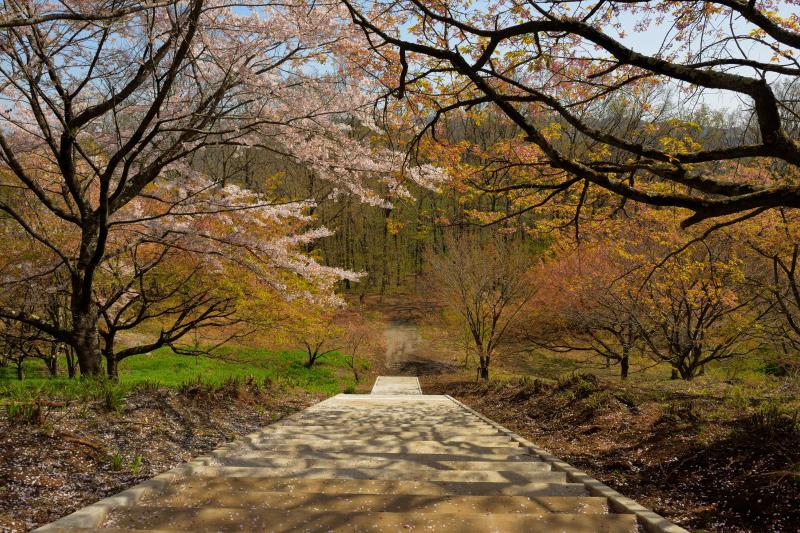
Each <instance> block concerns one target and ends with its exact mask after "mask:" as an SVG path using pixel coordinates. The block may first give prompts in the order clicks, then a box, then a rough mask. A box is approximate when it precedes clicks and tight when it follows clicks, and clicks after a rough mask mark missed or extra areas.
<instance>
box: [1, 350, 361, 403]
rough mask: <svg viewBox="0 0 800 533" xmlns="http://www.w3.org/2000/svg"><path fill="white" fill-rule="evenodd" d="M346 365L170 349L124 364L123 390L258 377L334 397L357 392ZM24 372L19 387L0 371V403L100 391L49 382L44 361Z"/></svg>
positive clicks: (302, 357) (9, 371) (11, 374)
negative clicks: (200, 354)
mask: <svg viewBox="0 0 800 533" xmlns="http://www.w3.org/2000/svg"><path fill="white" fill-rule="evenodd" d="M345 360H346V358H345V356H343V355H342V354H339V353H337V352H334V353H332V354H329V355H327V356H325V357H324V358H323V359H321V360H318V361H317V363H316V364H315V366H314V367H313V368H310V369H307V368H305V367H304V366H303V363H304V362H305V361H306V354H305V353H304V352H301V351H291V350H264V349H256V348H244V347H235V348H228V349H226V350H224V351H223V352H222V353H220V354H219V356H218V357H213V358H211V357H194V356H185V355H178V354H175V353H174V352H173V351H172V350H171V349H169V348H162V349H159V350H156V351H154V352H152V353H151V354H146V355H137V356H133V357H130V358H128V359H126V360H124V361H122V362H121V364H120V367H119V378H120V379H119V381H120V386H121V387H122V388H124V389H130V388H134V387H136V386H142V385H152V386H163V387H170V388H178V387H180V386H181V385H183V384H186V383H192V382H202V383H204V384H207V385H222V384H223V383H225V382H226V381H228V380H231V379H243V378H247V377H249V376H253V377H254V378H255V379H256V380H257V381H259V382H261V381H263V380H264V379H267V378H268V379H270V380H272V381H273V382H275V383H277V384H279V385H283V386H288V387H299V388H302V389H305V390H307V391H309V392H321V393H325V394H331V395H332V394H337V393H339V392H343V391H347V390H353V388H354V387H355V381H354V379H353V375H352V372H351V371H350V369H349V368H348V367H347V364H346V362H345ZM357 364H359V365H360V368H361V369H366V367H367V364H366V362H365V361H357ZM25 370H26V379H25V381H22V382H20V381H19V380H17V378H16V369H15V368H13V367H7V368H0V398H4V397H5V398H13V399H17V400H21V399H25V398H26V397H28V398H30V397H32V396H37V395H40V394H44V395H51V396H52V395H58V396H63V397H66V398H70V399H88V398H95V397H96V396H97V393H98V391H97V390H95V388H94V387H92V386H89V385H88V384H87V383H86V382H85V381H81V380H75V379H73V380H70V379H67V378H66V377H58V378H50V377H48V374H47V369H46V368H45V366H44V364H42V363H41V362H40V361H35V360H32V361H26V363H25ZM60 370H61V371H64V372H66V370H65V365H63V364H62V365H61V368H60Z"/></svg>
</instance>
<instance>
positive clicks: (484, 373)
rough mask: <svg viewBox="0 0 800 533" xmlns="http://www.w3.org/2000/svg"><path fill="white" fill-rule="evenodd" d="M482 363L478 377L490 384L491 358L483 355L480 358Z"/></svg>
mask: <svg viewBox="0 0 800 533" xmlns="http://www.w3.org/2000/svg"><path fill="white" fill-rule="evenodd" d="M478 361H479V362H480V368H479V369H478V377H480V379H482V380H483V381H484V382H485V383H488V382H489V362H490V357H489V356H488V355H482V356H480V357H479V358H478Z"/></svg>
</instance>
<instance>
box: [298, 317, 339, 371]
mask: <svg viewBox="0 0 800 533" xmlns="http://www.w3.org/2000/svg"><path fill="white" fill-rule="evenodd" d="M283 329H284V331H285V332H286V333H287V335H288V337H289V340H290V341H291V342H293V343H294V344H296V345H299V346H302V348H303V350H304V351H305V352H306V356H307V359H306V362H305V364H304V366H305V367H306V368H312V367H313V366H314V365H315V364H316V363H317V362H318V361H319V360H320V359H322V358H323V357H325V356H326V355H329V354H331V353H333V352H335V351H337V350H340V349H341V348H342V346H343V345H344V343H345V338H344V335H345V332H344V329H342V328H341V327H340V326H339V325H337V324H336V314H335V310H333V309H325V308H322V309H305V310H299V311H298V310H295V311H294V312H293V314H292V315H290V316H289V317H287V318H286V320H285V325H284V326H283Z"/></svg>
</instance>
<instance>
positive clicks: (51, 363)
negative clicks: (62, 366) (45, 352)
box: [47, 352, 58, 378]
mask: <svg viewBox="0 0 800 533" xmlns="http://www.w3.org/2000/svg"><path fill="white" fill-rule="evenodd" d="M47 371H48V372H50V377H53V378H54V377H56V376H58V352H56V353H54V354H52V355H51V356H50V358H49V359H48V360H47Z"/></svg>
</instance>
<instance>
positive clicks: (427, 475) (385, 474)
mask: <svg viewBox="0 0 800 533" xmlns="http://www.w3.org/2000/svg"><path fill="white" fill-rule="evenodd" d="M202 461H203V460H200V461H199V462H200V463H202ZM190 464H191V463H190ZM193 466H194V468H193V469H192V473H193V474H194V475H199V476H206V477H221V476H224V477H237V476H246V477H297V478H306V479H323V478H334V479H337V478H338V479H393V480H398V481H403V480H406V481H462V482H475V481H478V482H493V483H518V484H521V485H523V484H528V483H566V482H567V478H566V474H564V473H563V472H528V471H512V470H502V471H484V470H409V469H407V470H384V469H380V468H308V469H301V468H293V467H289V466H287V467H274V468H270V467H248V466H207V465H203V464H195V465H193Z"/></svg>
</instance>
